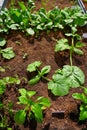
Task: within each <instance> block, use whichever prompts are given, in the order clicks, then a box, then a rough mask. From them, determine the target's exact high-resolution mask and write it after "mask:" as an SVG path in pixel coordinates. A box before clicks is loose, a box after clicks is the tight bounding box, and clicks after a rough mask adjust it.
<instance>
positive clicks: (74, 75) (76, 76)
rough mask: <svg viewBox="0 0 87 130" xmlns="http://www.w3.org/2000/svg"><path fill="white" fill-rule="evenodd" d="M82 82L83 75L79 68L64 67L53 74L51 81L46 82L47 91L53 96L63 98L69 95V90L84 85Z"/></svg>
mask: <svg viewBox="0 0 87 130" xmlns="http://www.w3.org/2000/svg"><path fill="white" fill-rule="evenodd" d="M84 80H85V75H84V73H83V71H82V70H81V69H80V68H79V67H77V66H69V65H64V66H63V68H62V69H58V70H56V72H55V73H54V74H53V76H52V80H51V81H50V82H48V89H49V90H51V92H52V93H53V94H54V95H55V96H64V95H67V94H68V93H69V89H70V88H77V87H79V86H81V85H82V84H84Z"/></svg>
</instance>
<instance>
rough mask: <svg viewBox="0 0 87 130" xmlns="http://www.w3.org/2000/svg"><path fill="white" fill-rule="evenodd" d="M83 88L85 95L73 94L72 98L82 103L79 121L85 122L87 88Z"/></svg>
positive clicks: (86, 116)
mask: <svg viewBox="0 0 87 130" xmlns="http://www.w3.org/2000/svg"><path fill="white" fill-rule="evenodd" d="M82 88H83V93H73V95H72V97H73V98H74V99H77V100H80V101H81V105H80V114H79V120H82V121H84V120H86V119H87V88H86V87H82Z"/></svg>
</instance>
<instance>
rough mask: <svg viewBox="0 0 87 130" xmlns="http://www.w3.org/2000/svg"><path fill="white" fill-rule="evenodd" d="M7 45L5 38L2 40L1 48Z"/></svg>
mask: <svg viewBox="0 0 87 130" xmlns="http://www.w3.org/2000/svg"><path fill="white" fill-rule="evenodd" d="M5 44H6V40H5V39H4V38H0V46H1V47H2V46H4V45H5Z"/></svg>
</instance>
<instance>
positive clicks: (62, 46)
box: [55, 27, 84, 66]
mask: <svg viewBox="0 0 87 130" xmlns="http://www.w3.org/2000/svg"><path fill="white" fill-rule="evenodd" d="M76 32H77V29H76V28H75V27H72V33H67V34H65V35H67V36H70V37H71V43H69V41H68V40H67V39H66V38H64V39H60V40H58V41H57V44H56V46H55V52H59V51H65V50H69V53H70V65H71V66H72V65H73V58H72V57H73V53H76V54H79V55H83V51H82V50H81V49H79V48H81V47H83V46H84V44H83V43H81V42H80V41H81V37H80V36H79V35H78V34H77V33H76Z"/></svg>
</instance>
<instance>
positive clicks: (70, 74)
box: [62, 65, 85, 88]
mask: <svg viewBox="0 0 87 130" xmlns="http://www.w3.org/2000/svg"><path fill="white" fill-rule="evenodd" d="M62 73H63V75H64V77H66V78H67V82H69V83H70V87H72V88H76V87H79V86H81V85H83V84H84V81H85V75H84V73H83V71H82V70H81V69H80V68H79V67H77V66H69V65H65V66H63V69H62Z"/></svg>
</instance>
